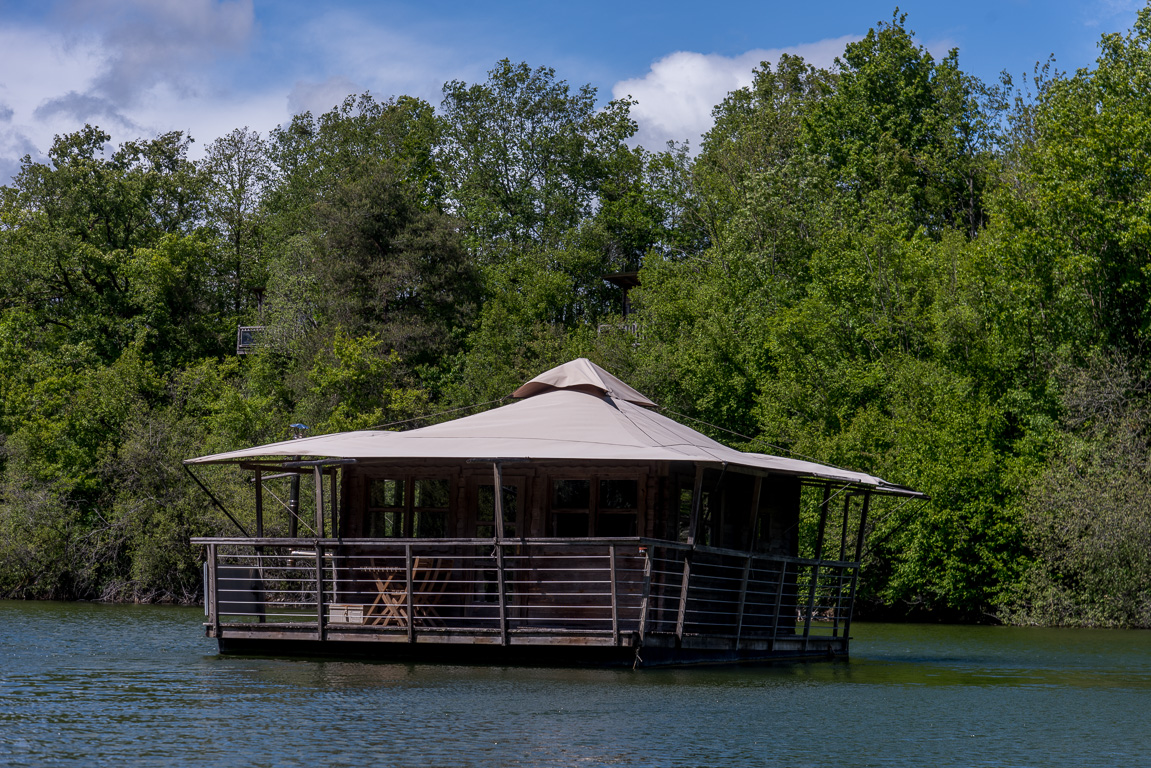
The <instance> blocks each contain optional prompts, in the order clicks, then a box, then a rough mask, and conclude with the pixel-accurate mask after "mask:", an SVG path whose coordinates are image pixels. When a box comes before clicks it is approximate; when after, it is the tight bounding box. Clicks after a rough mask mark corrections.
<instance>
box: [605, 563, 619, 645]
mask: <svg viewBox="0 0 1151 768" xmlns="http://www.w3.org/2000/svg"><path fill="white" fill-rule="evenodd" d="M607 551H608V555H607V556H608V560H609V561H610V562H609V563H608V567H609V568H610V571H611V636H612V644H614V645H619V605H618V603H617V595H616V584H615V544H609V545H608V548H607Z"/></svg>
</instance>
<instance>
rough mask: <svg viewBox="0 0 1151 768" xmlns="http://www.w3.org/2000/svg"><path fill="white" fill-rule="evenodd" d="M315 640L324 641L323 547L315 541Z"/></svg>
mask: <svg viewBox="0 0 1151 768" xmlns="http://www.w3.org/2000/svg"><path fill="white" fill-rule="evenodd" d="M316 639H317V640H323V639H324V546H323V545H322V544H321V543H320V541H319V539H317V540H316Z"/></svg>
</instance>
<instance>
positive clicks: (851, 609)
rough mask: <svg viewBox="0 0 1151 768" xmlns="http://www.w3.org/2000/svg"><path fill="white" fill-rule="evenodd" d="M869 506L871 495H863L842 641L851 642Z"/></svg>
mask: <svg viewBox="0 0 1151 768" xmlns="http://www.w3.org/2000/svg"><path fill="white" fill-rule="evenodd" d="M869 506H871V494H870V493H866V492H865V493H864V494H863V509H862V510H860V512H859V533H858V534H856V537H855V567H854V568H852V569H851V596H850V598H849V599H848V602H847V620H846V621H844V622H843V640H844V644H845V647H846V643H847V642H849V641H850V640H851V617H852V614H854V613H855V590H856V588H857V586H858V585H859V569H860V568H861V567H862V565H861V563H860V560H861V558H862V557H863V527H864V526H865V525H866V524H867V509H868V507H869Z"/></svg>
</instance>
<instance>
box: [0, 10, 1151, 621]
mask: <svg viewBox="0 0 1151 768" xmlns="http://www.w3.org/2000/svg"><path fill="white" fill-rule="evenodd" d="M1149 83H1151V6H1149V7H1148V8H1145V9H1144V10H1143V11H1141V12H1140V14H1139V19H1138V22H1137V23H1136V25H1135V27H1134V28H1133V29H1132V30H1131V32H1130V33H1129V34H1127V35H1125V36H1124V35H1108V36H1105V37H1104V38H1103V40H1102V42H1101V46H1100V56H1099V59H1098V62H1097V64H1096V66H1095V67H1094V68H1091V69H1085V70H1081V71H1079V72H1075V73H1073V74H1070V75H1067V74H1058V73H1051V72H1049V71H1048V70H1047V69H1044V70H1042V71H1040V73H1039V74H1038V75H1037V77H1036V80H1035V84H1034V95H1028V94H1024V93H1021V92H1016V93H1012V92H1011V91H1010V90H1009V88H1010V83H1009V82H1008V81H1005V82H1004V83H1002V84H998V85H988V84H984V83H981V82H979V81H978V80H976V79H974V78H972V77H970V76H969V75H967V74H965V73H964V72H963V71H962V70H961V68H960V66H959V57H958V54H957V52H954V51H953V52H951V53H950V54H948V55H947V56H946V57H944V58H943V59H942V60H939V61H937V60H936V59H935V58H934V57H933V56H932V55H931V54H930V53H928V52H927V51H926V50H925V49H924V48H923V47H922V46H920V45H918V44H916V43H915V41H914V37H913V34H912V33H911V32H910V31H909V30H908V29H907V28H905V26H904V18H903V17H902V16H900V15H898V13H897V14H896V15H895V16H894V17H893V18H892V20H891V21H890V22H889V23H880V24H878V25H877V26H876V28H875V29H873V30H871V31H870V32H869V33H868V35H867V36H866V37H864V38H863V39H862V40H860V41H858V42H856V43H852V44H851V45H849V46H847V49H846V50H845V52H844V54H843V56H842V57H841V59H840V60H839V61H838V62H837V64H836V66H835V67H834V68H833V69H832V70H831V71H824V70H819V69H816V68H814V67H811V66H809V65H808V64H807V63H805V62H804V61H803V60H802V59H799V58H798V57H792V56H783V57H781V58H780V60H779V61H778V62H776V63H775V64H774V65H770V64H768V63H764V64H762V65H761V66H760V67H759V68H757V69H756V70H755V72H754V76H753V81H752V83H751V85H750V86H748V87H746V88H742V89H739V90H737V91H734V92H733V93H731V94H728V96H727V97H726V98H725V99H724V100H723V102H722V103H721V104H719V105H717V106H716V108H715V110H714V112H713V115H714V117H715V125H714V127H713V129H712V130H711V131H710V132H709V133H708V135H707V136H706V137H705V138H704V141H703V143H702V146H701V147H700V152H699V154H698V156H696V157H693V156H692V155H691V154H690V153H689V152H688V151H687V148H686V146H685V145H671V146H669V147H667V148H665V149H662V150H661V151H657V152H653V151H649V150H648V149H644V148H642V147H633V146H629V143H628V142H629V141H630V140H631V138H632V137H633V135H634V133H635V129H636V126H635V124H634V122H633V121H632V119H631V116H630V108H631V104H632V102H631V101H630V100H627V99H624V100H616V101H610V102H608V103H607V104H605V105H601V106H599V107H597V105H596V101H597V94H596V92H595V90H594V89H593V88H591V87H590V86H583V87H579V88H573V87H570V86H569V85H568V83H567V82H565V81H564V80H562V79H560V78H558V77H557V75H556V72H555V71H554V70H552V69H550V68H547V67H540V68H535V69H533V68H531V67H529V66H528V65H527V64H514V63H512V62H510V61H508V60H503V61H500V62H498V63H497V64H496V66H495V67H494V68H493V69H492V70H491V71H490V72H489V73H488V76H487V79H486V80H485V81H484V82H482V83H475V84H468V83H463V82H459V81H453V82H450V83H448V84H446V85H445V86H444V91H443V94H444V98H443V102H442V104H441V105H440V108H439V110H438V112H437V111H436V110H434V109H433V108H432V106H431V105H429V104H427V103H426V102H424V101H421V100H419V99H414V98H410V97H405V96H401V97H397V98H394V99H389V100H385V101H377V100H375V99H374V98H372V97H371V96H370V95H363V96H349V97H348V98H347V99H345V100H344V101H343V102H342V103H341V104H339V105H336V106H335V107H334V108H333V109H332V110H330V111H328V112H326V113H324V114H322V115H319V116H318V117H317V116H313V115H312V114H310V113H305V114H303V115H298V116H296V117H294V118H293V119H292V120H291V121H290V122H288V123H286V124H284V125H282V126H280V127H278V128H277V129H275V130H273V131H272V132H271V133H270V134H269V135H268V136H266V137H262V136H260V135H259V134H257V133H254V132H252V131H249V130H248V129H240V130H236V131H232V132H231V133H229V134H227V135H225V136H223V137H221V138H219V139H217V140H215V141H213V142H211V143H210V144H209V145H208V148H207V152H206V153H205V157H204V159H203V160H202V161H199V162H198V163H193V162H192V161H190V160H189V159H188V148H189V144H190V141H191V140H190V139H188V138H186V137H184V136H182V135H181V134H178V133H171V134H164V135H161V136H158V137H156V138H154V139H151V140H141V141H136V142H127V143H125V144H123V145H121V146H120V147H118V148H113V147H110V146H108V136H107V134H105V133H104V132H102V131H101V130H100V129H99V128H96V127H93V126H87V127H85V128H84V129H82V130H80V131H77V132H75V133H73V134H69V135H65V136H61V137H58V138H57V140H56V142H55V144H54V145H53V148H52V150H51V152H50V153H49V156H48V160H47V162H43V163H41V162H34V161H33V160H32V159H31V158H25V159H24V162H23V165H22V170H21V173H20V175H19V176H18V177H17V178H16V179H15V181H14V183H13V185H12V186H10V187H5V188H3V191H2V194H0V268H2V269H3V270H4V271H5V273H6V275H7V277H8V279H7V280H6V281H4V283H3V284H0V595H18V596H26V597H61V598H67V597H77V596H81V597H103V598H107V599H136V600H159V599H169V600H182V601H188V600H193V599H195V594H196V593H197V589H198V580H199V569H198V565H197V559H196V558H197V554H196V553H195V552H194V551H193V550H192V549H191V548H190V547H188V545H187V541H188V539H189V538H190V537H192V536H194V535H198V534H211V533H223V532H226V531H229V530H230V529H231V528H230V526H231V523H229V522H228V521H227V519H226V518H224V517H223V516H222V515H221V514H220V513H219V512H218V511H216V510H215V509H213V508H212V507H211V506H209V505H208V503H207V501H206V500H205V499H204V498H203V496H202V494H201V493H200V492H199V491H198V489H197V487H196V486H195V484H194V483H193V482H192V480H191V479H190V478H189V477H188V476H187V474H186V473H184V472H183V471H181V469H180V467H179V466H178V465H179V462H180V460H181V459H183V458H187V457H188V456H192V455H196V454H206V453H213V452H220V451H226V450H230V449H234V448H238V447H242V446H246V445H252V444H258V443H264V442H270V441H274V440H281V439H285V438H287V437H288V427H287V425H288V424H290V423H292V422H299V421H302V422H304V423H307V424H309V425H310V426H311V428H312V430H313V434H318V433H323V432H328V431H335V430H346V429H359V428H364V427H371V426H377V425H380V424H386V423H390V422H394V421H401V420H406V419H411V418H412V417H415V416H419V415H422V414H426V413H429V412H432V411H436V410H440V409H442V408H443V407H451V406H460V405H465V404H473V403H477V402H479V401H484V402H487V401H493V400H497V399H499V398H502V397H504V396H506V395H507V394H508V393H509V392H510V391H511V390H513V389H514V388H515V387H516V386H518V385H519V384H520V383H522V382H523V381H524V380H525V379H527V378H530V377H531V376H533V375H535V374H537V373H539V372H540V371H541V370H543V369H545V368H547V367H550V366H552V365H556V364H558V363H561V362H564V361H566V360H568V359H571V358H572V357H575V356H581V355H582V356H588V357H590V358H592V359H594V360H597V361H598V362H601V363H602V364H604V365H605V366H606V367H608V368H609V370H612V371H613V372H615V373H616V374H617V375H620V376H621V377H623V378H624V379H625V380H628V381H629V382H631V383H632V384H633V385H635V386H636V387H637V388H639V389H640V390H641V391H644V392H647V393H648V394H650V395H652V396H653V397H654V398H655V399H656V401H657V402H659V403H661V405H663V406H664V407H665V408H666V409H667V411H668V412H669V413H670V414H671V415H676V414H683V415H685V416H686V417H688V418H697V419H701V420H702V421H703V422H704V423H710V424H716V425H721V427H723V428H725V429H728V430H735V431H736V432H737V433H738V434H742V435H745V436H746V440H745V442H744V443H743V444H742V445H741V446H740V447H743V448H747V449H752V450H764V451H769V452H773V453H783V454H787V455H797V456H801V457H809V458H813V459H815V460H817V461H824V462H830V463H834V464H840V465H844V466H848V467H851V468H853V469H858V470H862V471H867V472H872V473H874V474H877V475H880V476H882V477H885V478H888V479H891V480H893V481H896V482H900V483H904V484H907V485H910V486H913V487H915V488H918V489H920V490H922V491H924V492H925V493H927V494H928V495H929V496H930V500H929V501H925V502H921V503H915V504H910V505H905V506H900V503H899V502H898V501H893V500H890V499H887V500H884V499H879V500H876V501H875V504H874V508H873V515H872V518H871V524H870V530H869V531H868V532H867V533H868V534H869V537H868V540H869V545H868V548H867V551H866V553H865V559H864V566H865V567H864V571H863V578H862V581H861V584H860V595H861V596H862V598H863V600H864V606H865V607H867V608H868V609H870V610H875V611H882V612H885V613H886V614H887V615H892V614H893V613H894V614H909V613H910V614H915V613H925V614H930V615H933V616H937V617H964V618H969V619H982V618H986V617H988V616H992V615H997V616H999V617H1000V618H1002V619H1005V620H1009V621H1019V622H1033V623H1071V624H1091V625H1122V626H1148V625H1151V615H1149V612H1148V605H1149V603H1148V600H1149V598H1148V591H1147V584H1148V583H1149V582H1151V565H1149V564H1148V558H1147V557H1146V552H1148V551H1149V550H1151V548H1149V546H1148V535H1149V534H1148V531H1147V524H1146V521H1147V520H1148V519H1151V514H1149V513H1151V510H1148V508H1147V504H1146V499H1145V498H1144V496H1145V494H1144V493H1143V491H1142V490H1141V489H1142V488H1144V487H1145V486H1146V485H1147V482H1148V474H1149V471H1151V470H1149V468H1148V465H1147V459H1146V456H1147V451H1148V448H1149V445H1148V440H1147V435H1148V434H1149V433H1151V411H1149V410H1148V408H1147V404H1146V402H1145V401H1146V391H1145V390H1146V387H1145V386H1143V384H1141V382H1143V381H1145V380H1146V378H1147V374H1148V372H1149V371H1151V365H1149V363H1148V343H1147V342H1148V334H1149V333H1151V309H1149V307H1151V277H1149V276H1151V268H1149V267H1148V263H1149V259H1151V225H1149V224H1148V222H1149V221H1151V217H1149V211H1151V203H1149V200H1151V192H1149V191H1151V185H1149V183H1148V179H1149V174H1148V169H1149V168H1151V160H1149V158H1151V112H1149V111H1148V110H1149V107H1148V101H1147V99H1146V98H1145V93H1146V92H1147V86H1148V84H1149ZM1012 96H1014V98H1012ZM632 271H638V272H639V273H640V278H641V281H642V285H641V287H639V288H637V289H635V290H634V291H633V292H632V293H631V304H632V309H633V310H634V314H633V315H632V316H630V317H628V318H627V319H626V321H625V320H624V318H623V317H622V316H621V310H622V306H623V305H622V302H621V298H622V297H621V295H620V292H619V289H618V288H616V287H614V286H612V285H610V284H609V283H608V282H606V281H605V280H604V279H603V276H604V275H606V274H610V273H616V272H632ZM237 325H260V326H266V327H267V330H266V331H265V334H264V336H263V338H262V341H261V343H260V344H259V345H258V347H257V349H255V350H253V351H252V353H251V354H247V355H244V356H242V357H238V356H236V355H234V354H233V348H232V340H233V339H234V338H235V332H236V327H237ZM696 424H697V425H700V423H699V422H696ZM702 428H703V429H704V430H705V431H712V432H714V433H715V434H714V436H715V437H717V438H720V439H725V440H726V439H729V438H731V437H732V435H731V434H730V433H729V432H723V431H722V430H720V429H713V428H712V427H709V426H702ZM197 472H200V473H202V474H203V475H204V476H205V478H206V479H207V480H208V481H209V482H210V483H211V484H212V486H213V488H214V489H215V490H216V491H217V494H218V495H219V496H220V497H221V498H222V499H223V500H224V502H225V503H226V504H227V505H228V506H229V508H230V509H232V510H233V512H234V513H235V514H236V515H237V516H238V518H239V519H240V522H241V523H243V524H244V525H250V524H251V523H252V518H253V515H254V511H253V509H252V502H251V494H250V493H248V491H249V489H248V488H246V487H245V485H244V484H243V483H242V482H241V480H240V478H239V477H238V476H236V475H235V474H233V473H230V472H229V471H228V470H227V469H222V468H219V467H210V466H209V467H201V468H200V469H198V470H197ZM809 511H810V510H809ZM808 518H810V515H808V517H807V518H805V521H804V525H805V526H807V525H809V524H810V522H811V520H810V519H808ZM269 526H274V523H271V522H269ZM805 530H806V529H805Z"/></svg>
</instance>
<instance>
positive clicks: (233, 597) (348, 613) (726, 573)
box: [194, 538, 858, 645]
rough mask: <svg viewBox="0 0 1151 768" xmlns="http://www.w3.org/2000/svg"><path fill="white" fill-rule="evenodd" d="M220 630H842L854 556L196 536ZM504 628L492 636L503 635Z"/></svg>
mask: <svg viewBox="0 0 1151 768" xmlns="http://www.w3.org/2000/svg"><path fill="white" fill-rule="evenodd" d="M194 543H197V544H202V545H205V546H206V547H207V559H206V563H205V569H206V574H205V576H206V579H205V605H206V607H207V613H208V621H209V624H210V626H211V627H213V628H214V630H215V631H214V634H215V635H216V636H217V637H219V636H220V632H221V631H222V630H225V629H228V628H233V629H243V630H245V631H247V632H254V633H259V632H261V631H268V632H271V631H273V630H284V629H291V628H296V629H310V630H312V631H314V632H315V633H317V635H316V636H317V637H319V638H320V639H323V638H324V637H325V633H326V632H332V631H337V630H342V631H344V632H353V633H366V634H384V635H400V636H406V638H407V639H408V640H412V641H414V640H416V638H417V636H420V637H421V639H427V640H430V639H433V638H432V637H429V636H434V635H440V636H442V637H444V638H445V639H447V638H448V636H454V635H473V636H474V635H484V634H487V635H493V636H495V637H497V638H500V639H501V640H502V642H504V643H505V644H506V643H507V642H508V639H509V637H511V636H515V635H531V636H555V637H559V636H566V637H569V638H578V637H588V638H592V637H595V638H600V639H601V640H604V641H607V642H610V643H611V644H617V645H618V644H624V643H625V642H627V641H628V638H631V640H630V642H633V643H634V642H636V641H638V643H639V644H642V642H643V640H644V638H645V637H646V636H647V635H652V634H666V635H671V634H674V635H675V636H676V637H677V638H682V637H684V636H689V635H709V636H716V637H721V636H722V637H729V638H734V639H735V642H736V643H737V644H738V643H739V642H740V641H741V640H743V639H751V638H782V637H787V638H797V637H802V638H808V637H814V636H819V635H825V636H832V637H837V636H843V637H846V636H847V633H848V631H849V627H850V621H851V605H852V599H853V597H854V590H855V584H856V580H857V574H858V564H857V563H851V562H834V561H814V560H805V559H801V558H792V557H783V556H777V555H769V554H749V553H746V552H739V551H735V550H725V549H717V548H710V547H691V546H688V545H684V544H676V543H670V542H666V541H659V540H652V539H636V538H628V539H517V540H514V541H513V540H506V541H503V542H501V543H498V544H497V543H496V542H494V541H493V540H491V539H382V540H381V539H373V540H367V539H345V540H342V541H340V540H335V539H321V540H306V539H196V540H194ZM499 641H500V640H493V642H499Z"/></svg>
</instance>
